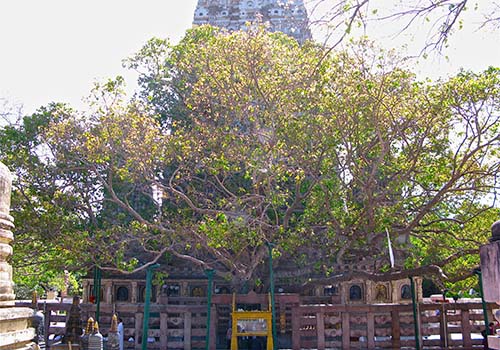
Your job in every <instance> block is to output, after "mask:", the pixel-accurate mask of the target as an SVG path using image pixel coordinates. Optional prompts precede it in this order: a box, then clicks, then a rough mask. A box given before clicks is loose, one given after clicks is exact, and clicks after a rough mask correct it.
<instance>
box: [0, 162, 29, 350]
mask: <svg viewBox="0 0 500 350" xmlns="http://www.w3.org/2000/svg"><path fill="white" fill-rule="evenodd" d="M11 188H12V175H11V173H10V171H9V169H7V167H6V166H5V165H4V164H2V163H1V162H0V350H18V349H19V350H20V349H32V348H33V347H34V343H33V339H34V338H35V329H34V328H31V327H30V320H31V318H32V317H33V316H34V311H33V310H32V309H30V308H24V307H15V298H16V296H15V295H14V283H13V282H12V266H11V265H10V264H9V258H10V256H11V255H12V246H11V245H10V244H11V243H12V241H13V239H14V235H13V234H12V229H13V228H14V219H13V218H12V216H10V215H9V213H10V195H11Z"/></svg>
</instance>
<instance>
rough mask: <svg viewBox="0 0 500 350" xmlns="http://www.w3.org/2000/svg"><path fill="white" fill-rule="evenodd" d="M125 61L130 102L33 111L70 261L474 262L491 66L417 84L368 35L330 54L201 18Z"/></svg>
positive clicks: (488, 150) (494, 126)
mask: <svg viewBox="0 0 500 350" xmlns="http://www.w3.org/2000/svg"><path fill="white" fill-rule="evenodd" d="M127 64H128V65H129V66H130V67H131V68H133V69H137V70H138V71H139V72H140V80H139V82H140V84H141V88H142V89H141V92H140V93H139V94H138V95H137V96H135V97H134V98H132V99H127V98H126V96H125V94H124V92H123V89H122V88H123V83H124V82H123V80H122V79H121V78H117V79H115V80H110V81H108V82H105V83H102V84H97V85H96V87H95V89H94V90H93V91H92V94H91V96H90V97H89V106H90V109H89V111H88V112H83V113H80V112H76V111H73V110H71V109H69V108H67V107H66V106H63V105H52V106H50V108H46V109H44V110H42V111H41V112H40V113H39V114H37V115H43V116H50V118H48V119H47V123H46V124H44V126H43V128H41V129H40V133H39V137H40V140H43V145H44V154H46V157H45V161H44V163H43V164H41V165H40V166H42V167H43V168H46V169H50V171H48V172H47V173H46V174H57V177H56V178H55V179H56V180H54V181H53V182H51V184H52V185H53V186H54V191H55V192H51V193H50V199H48V202H50V203H53V201H54V199H55V198H63V200H64V201H65V205H64V206H63V208H64V210H67V212H64V213H57V215H59V216H60V217H61V218H62V220H61V221H62V223H63V222H65V221H71V220H73V218H74V220H75V221H74V222H72V223H71V225H70V226H68V227H70V230H67V231H64V234H62V235H61V236H60V237H59V238H60V239H61V241H64V242H65V245H66V246H71V245H74V246H73V247H77V250H78V252H87V254H83V256H81V257H79V262H78V264H80V265H84V264H85V263H86V262H87V263H88V264H97V265H99V266H100V267H102V268H104V269H115V270H121V271H129V272H130V271H136V270H137V269H142V268H145V267H146V266H148V264H151V263H154V262H156V261H158V260H159V259H166V258H167V259H171V258H174V259H177V260H184V261H187V262H189V263H194V264H196V265H198V266H199V267H200V268H212V269H215V271H216V273H217V274H218V275H219V276H220V277H223V278H226V279H227V280H229V281H231V282H232V283H233V284H234V285H235V286H241V285H243V284H245V283H248V282H250V283H260V279H261V278H262V277H264V276H266V271H267V267H266V265H265V264H266V262H267V259H266V258H267V253H268V248H267V246H266V244H268V243H272V244H274V248H273V254H274V257H275V258H276V259H275V260H276V261H277V264H278V265H279V266H280V268H282V269H289V270H295V271H298V269H297V267H300V271H301V273H302V274H304V273H305V274H306V278H307V279H309V278H311V279H314V280H318V281H323V282H326V281H330V282H331V281H338V280H345V279H348V278H352V277H355V276H360V277H361V276H368V277H370V278H372V279H378V280H380V279H385V280H390V279H397V278H403V277H407V276H410V275H425V276H431V275H432V276H435V277H437V278H442V277H443V270H444V271H445V273H446V274H449V275H450V277H451V279H452V280H453V279H463V278H465V277H466V276H467V273H464V271H468V270H470V269H471V268H472V267H473V266H474V264H476V263H477V260H475V259H476V256H477V251H478V247H479V245H480V244H481V243H483V242H486V240H487V237H488V235H489V226H490V225H491V222H492V221H491V220H492V218H493V217H494V216H495V215H497V214H498V210H497V209H496V208H495V200H494V198H495V196H496V193H497V191H498V184H497V178H498V173H499V166H500V161H499V157H498V146H499V143H500V136H499V130H498V128H499V125H500V121H499V118H500V113H499V107H500V106H499V102H498V101H500V99H499V92H500V90H499V88H500V70H499V69H495V68H491V69H489V70H487V71H485V72H482V73H472V72H462V73H460V74H459V75H458V76H456V77H453V78H451V79H449V80H448V81H441V82H436V83H431V82H420V81H418V80H417V79H416V77H415V75H414V74H413V73H412V72H411V70H409V69H408V68H407V67H406V64H405V61H404V60H402V59H399V58H398V57H397V56H396V55H395V54H394V53H392V52H382V51H380V50H378V49H377V48H376V47H374V46H373V45H372V44H371V43H370V42H367V41H361V42H359V43H356V44H353V45H351V46H350V47H349V48H347V49H346V50H344V51H328V50H325V49H324V48H322V47H320V46H319V45H316V44H314V43H305V44H304V45H298V44H297V43H296V42H295V41H294V40H293V39H291V38H289V37H287V36H285V35H284V34H280V33H272V34H270V33H266V32H265V31H264V30H263V29H262V28H254V29H252V30H250V31H248V32H234V33H227V32H224V31H221V30H218V29H215V28H212V27H208V26H203V27H199V28H195V29H193V30H190V31H189V32H188V33H187V35H186V36H185V38H184V39H183V40H182V41H181V42H180V43H179V44H177V45H170V44H169V43H168V41H165V40H161V39H152V40H151V41H149V42H148V43H147V44H146V45H145V46H144V48H143V49H142V50H141V51H140V52H138V53H137V54H136V55H135V56H133V57H131V58H130V59H129V60H128V61H127ZM42 112H43V113H42ZM34 117H35V116H34ZM2 154H3V153H2ZM39 154H40V153H38V154H37V156H38V155H39ZM27 172H29V171H27ZM35 173H36V172H35ZM26 181H28V182H30V181H31V180H26ZM56 193H57V196H56V195H55V194H56ZM30 196H31V197H30ZM28 197H30V198H37V199H38V198H42V195H41V194H39V193H32V194H30V195H29V196H28ZM69 202H71V203H69ZM37 203H38V204H39V205H40V206H41V204H40V203H42V202H41V200H39V201H37ZM54 209H56V211H57V210H63V209H60V207H56V208H54ZM62 223H61V225H62ZM386 232H388V233H389V235H390V237H391V241H392V244H393V246H394V249H395V255H396V266H395V267H393V268H392V267H391V266H390V265H389V257H388V248H387V240H386ZM82 237H89V238H91V239H89V240H86V239H82ZM54 243H57V244H58V243H59V242H58V241H54ZM73 250H74V249H73ZM78 256H79V255H78ZM345 264H351V265H352V266H363V267H366V266H369V269H368V270H365V269H364V268H362V269H358V270H356V269H354V270H345V269H343V268H342V267H343V266H344V265H345ZM304 271H305V272H304Z"/></svg>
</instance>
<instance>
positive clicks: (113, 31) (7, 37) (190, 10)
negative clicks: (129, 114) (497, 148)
mask: <svg viewBox="0 0 500 350" xmlns="http://www.w3.org/2000/svg"><path fill="white" fill-rule="evenodd" d="M387 1H388V0H385V2H387ZM196 2H197V0H142V1H140V2H139V1H135V0H134V1H132V0H43V1H41V0H4V1H0V50H1V54H0V98H2V97H4V98H7V99H9V100H10V101H12V102H16V103H21V104H23V105H24V111H25V112H26V113H31V112H33V111H34V110H35V109H36V108H38V107H40V106H42V105H45V104H47V103H49V102H51V101H61V102H68V103H70V104H71V105H72V106H74V107H76V108H80V107H82V103H81V99H82V98H83V97H85V96H87V95H88V94H89V91H90V89H91V87H92V84H93V82H94V81H95V80H102V79H106V78H110V77H114V76H116V75H124V76H125V78H126V79H127V80H128V81H129V85H131V86H133V85H134V78H135V77H134V75H133V74H132V73H130V72H127V70H125V69H123V68H122V67H121V61H122V60H123V59H124V58H126V57H128V56H130V55H131V54H133V53H134V52H136V51H137V50H138V49H139V48H140V47H141V46H142V45H143V44H144V43H145V42H146V41H147V40H148V39H149V38H151V37H153V36H157V37H168V38H170V39H171V41H173V42H177V41H178V40H179V39H180V38H181V37H182V35H183V34H184V32H185V30H186V29H188V28H189V27H191V21H192V18H193V14H194V9H195V7H196ZM471 27H474V28H477V26H476V25H474V26H470V27H469V28H467V29H468V30H464V31H461V32H460V33H457V34H456V35H455V36H454V37H452V41H451V43H452V45H451V47H450V48H449V49H447V50H446V52H445V54H446V55H448V56H449V57H450V60H449V61H447V60H446V59H445V58H443V57H436V56H433V57H431V58H429V59H427V60H424V62H423V63H422V64H421V65H420V66H419V68H418V69H419V71H420V72H422V74H424V75H430V76H432V77H434V78H435V77H437V76H439V75H442V74H450V73H453V72H455V71H456V70H457V69H458V68H459V67H466V68H469V69H474V70H479V69H484V68H486V67H488V66H489V65H496V66H500V45H499V43H500V37H499V33H500V30H497V31H496V32H494V31H489V30H481V31H474V30H472V29H474V28H471ZM386 29H387V28H386ZM421 34H425V33H421ZM383 40H384V45H386V46H399V45H400V43H401V42H402V41H404V40H406V37H404V36H400V37H398V38H397V39H395V40H394V39H390V38H389V37H387V36H384V37H383ZM420 44H421V42H419V40H416V42H415V45H420ZM410 46H412V43H411V42H410Z"/></svg>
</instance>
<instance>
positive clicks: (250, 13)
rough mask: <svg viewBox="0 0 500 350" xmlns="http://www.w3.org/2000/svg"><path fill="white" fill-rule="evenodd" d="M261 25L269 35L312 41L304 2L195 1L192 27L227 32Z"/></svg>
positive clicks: (267, 0)
mask: <svg viewBox="0 0 500 350" xmlns="http://www.w3.org/2000/svg"><path fill="white" fill-rule="evenodd" d="M254 22H262V23H264V24H265V25H267V26H268V29H269V30H270V31H271V32H283V33H285V34H288V35H290V36H292V37H294V38H295V39H297V41H298V42H300V43H303V42H304V41H306V40H308V39H311V38H312V37H311V31H310V29H309V19H308V16H307V11H306V8H305V6H304V0H288V1H279V0H198V5H197V7H196V10H195V13H194V20H193V24H194V25H202V24H210V25H213V26H216V27H220V28H226V29H228V30H230V31H233V30H245V29H246V27H247V23H254Z"/></svg>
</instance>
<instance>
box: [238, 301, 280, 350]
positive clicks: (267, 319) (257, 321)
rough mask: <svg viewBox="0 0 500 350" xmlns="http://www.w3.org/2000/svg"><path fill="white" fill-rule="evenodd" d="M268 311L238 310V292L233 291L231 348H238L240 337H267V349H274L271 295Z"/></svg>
mask: <svg viewBox="0 0 500 350" xmlns="http://www.w3.org/2000/svg"><path fill="white" fill-rule="evenodd" d="M268 305H269V306H268V309H267V311H238V310H236V294H234V293H233V312H232V326H231V327H232V328H231V350H238V337H254V336H255V337H267V345H266V349H267V350H273V345H274V344H273V333H272V319H273V314H272V310H271V296H269V304H268Z"/></svg>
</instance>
